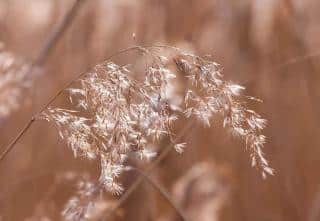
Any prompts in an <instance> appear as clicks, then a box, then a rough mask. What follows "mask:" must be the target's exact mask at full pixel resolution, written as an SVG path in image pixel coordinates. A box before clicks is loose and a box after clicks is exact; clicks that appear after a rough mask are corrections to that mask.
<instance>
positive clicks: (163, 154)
mask: <svg viewBox="0 0 320 221" xmlns="http://www.w3.org/2000/svg"><path fill="white" fill-rule="evenodd" d="M193 127H194V120H191V121H189V122H188V124H187V125H186V126H185V127H184V128H183V130H182V131H180V133H179V134H178V135H177V137H176V139H175V141H174V143H177V142H180V140H181V139H182V138H183V137H184V136H185V134H186V133H187V132H190V130H191V129H192V128H193ZM173 145H174V144H170V145H168V146H166V147H165V148H164V150H163V151H162V152H161V153H160V155H159V156H158V158H157V159H156V160H155V161H153V162H152V164H151V165H150V166H149V167H148V168H147V169H146V172H145V174H147V175H150V174H151V172H152V171H153V170H154V169H155V168H156V167H157V166H158V164H159V163H160V162H161V161H162V160H163V159H164V158H165V157H166V156H167V155H168V154H169V153H170V151H171V150H172V148H173ZM142 181H143V177H142V176H139V177H138V178H137V179H136V180H135V181H134V182H133V184H131V186H130V187H129V188H128V189H127V190H126V192H124V194H123V195H122V196H121V197H120V199H119V200H118V201H117V203H116V204H114V206H113V207H112V208H111V209H110V211H108V213H107V214H106V215H105V216H104V217H103V218H102V219H101V221H107V220H108V219H109V218H110V217H111V216H112V214H113V213H114V212H115V211H116V210H117V209H118V208H120V207H121V206H122V204H123V203H124V202H125V201H126V200H127V199H128V198H129V197H130V195H131V194H132V193H133V192H134V191H135V190H136V189H137V188H138V187H139V186H140V184H141V183H142Z"/></svg>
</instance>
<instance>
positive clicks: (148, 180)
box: [130, 167, 189, 221]
mask: <svg viewBox="0 0 320 221" xmlns="http://www.w3.org/2000/svg"><path fill="white" fill-rule="evenodd" d="M130 169H132V170H134V171H136V172H137V173H138V174H139V175H140V176H141V177H143V178H144V179H145V180H146V181H147V182H148V183H150V184H151V185H152V186H153V187H154V188H156V189H157V190H158V191H159V192H160V193H161V195H162V196H163V197H164V198H165V199H166V200H167V201H168V202H169V204H170V205H171V206H172V207H173V209H175V210H176V212H177V213H178V214H179V216H180V217H181V218H182V220H184V221H189V219H188V217H187V216H186V214H185V213H184V211H182V209H181V208H180V207H179V206H178V205H177V203H176V202H174V199H172V197H171V196H170V193H169V192H168V191H167V190H165V189H164V188H163V187H162V186H161V185H160V184H158V183H157V182H155V181H154V180H153V179H152V178H151V177H150V175H149V174H147V173H145V172H144V171H142V170H140V169H139V168H136V167H130Z"/></svg>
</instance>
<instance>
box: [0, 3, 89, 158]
mask: <svg viewBox="0 0 320 221" xmlns="http://www.w3.org/2000/svg"><path fill="white" fill-rule="evenodd" d="M84 1H85V0H75V2H74V4H73V6H72V7H71V9H70V10H69V11H68V12H67V13H66V15H65V16H64V18H63V19H62V20H61V21H60V22H59V23H58V24H57V26H56V27H55V28H54V29H53V31H52V33H51V34H50V35H49V37H48V38H47V40H46V41H45V43H44V46H43V47H42V49H41V50H40V52H39V54H38V56H37V57H36V59H35V61H34V62H33V63H32V64H31V66H30V67H29V69H28V70H27V74H26V76H28V75H29V74H30V73H32V71H33V69H34V68H35V67H37V66H41V65H43V64H44V63H45V62H46V60H47V59H48V56H49V55H50V53H51V52H52V50H53V48H54V47H55V46H56V44H57V43H58V41H59V39H60V38H61V36H62V35H63V33H64V32H65V31H66V29H67V27H68V26H69V25H70V24H71V22H72V20H73V18H74V17H75V16H76V13H77V11H78V9H79V7H80V5H81V3H82V2H84ZM48 105H49V104H48ZM44 108H45V107H44ZM44 108H42V109H41V110H40V112H42V111H43V110H44ZM36 116H37V114H35V115H33V117H32V118H31V119H30V120H29V122H28V123H27V124H26V125H25V126H24V128H23V129H22V130H21V131H20V132H19V134H18V135H17V136H16V137H15V138H14V139H13V140H12V141H11V142H10V143H9V145H7V146H6V147H5V150H4V151H3V152H2V153H1V155H0V161H2V160H3V159H4V158H5V157H6V155H7V154H8V153H9V152H10V151H11V150H12V148H13V147H14V146H15V144H16V143H17V142H18V140H19V139H20V138H21V137H22V136H23V135H24V134H25V132H26V131H27V130H28V129H29V128H30V127H31V125H32V124H33V123H34V121H35V117H36Z"/></svg>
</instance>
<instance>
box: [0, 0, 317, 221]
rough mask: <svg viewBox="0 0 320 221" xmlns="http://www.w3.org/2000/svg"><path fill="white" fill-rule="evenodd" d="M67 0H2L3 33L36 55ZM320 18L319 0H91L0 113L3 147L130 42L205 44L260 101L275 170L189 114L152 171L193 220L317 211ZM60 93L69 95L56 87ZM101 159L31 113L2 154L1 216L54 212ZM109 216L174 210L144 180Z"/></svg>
mask: <svg viewBox="0 0 320 221" xmlns="http://www.w3.org/2000/svg"><path fill="white" fill-rule="evenodd" d="M73 3H74V1H73V0H0V41H1V42H2V43H4V44H5V46H6V48H7V49H8V50H10V51H12V52H14V53H15V54H17V55H19V56H22V57H24V58H26V59H29V60H31V61H32V60H33V59H34V58H35V57H36V56H37V53H38V52H39V50H40V48H41V47H42V46H43V43H44V42H45V39H46V38H47V37H48V35H49V34H50V33H51V31H52V29H53V28H54V26H55V24H56V23H57V22H59V20H61V18H62V17H63V16H64V14H65V13H66V12H67V11H68V9H69V8H70V7H71V6H72V4H73ZM319 21H320V1H318V0H305V1H300V0H241V1H238V0H136V1H134V0H114V1H112V0H86V1H84V2H83V3H82V5H81V7H80V8H79V11H78V13H77V15H76V17H75V18H74V19H73V21H72V23H71V24H70V26H69V27H68V29H67V31H66V32H65V33H64V34H63V36H62V38H61V39H60V40H59V42H58V44H57V45H56V46H55V48H54V50H53V53H52V54H50V57H49V58H48V60H47V61H46V63H45V64H44V65H43V66H42V67H38V70H37V71H36V72H37V73H36V74H34V73H33V74H34V75H35V77H34V80H35V82H34V84H33V86H32V88H31V90H30V91H29V92H28V93H26V94H25V97H24V101H25V102H24V104H23V105H22V106H21V108H20V109H18V110H17V111H15V112H14V113H12V114H11V116H10V117H8V118H6V119H0V144H1V145H2V148H3V145H5V144H7V143H8V142H9V141H10V140H11V139H12V138H13V137H14V136H15V135H16V134H17V133H18V132H19V130H20V129H21V128H22V127H23V125H24V124H25V123H26V122H27V121H28V119H30V117H31V116H32V114H33V113H34V112H35V111H37V110H39V109H40V107H42V105H43V104H44V103H46V101H47V100H48V99H49V98H50V97H51V96H52V95H53V94H54V93H55V92H56V91H57V90H58V89H59V88H61V86H62V85H64V84H65V82H67V81H68V80H70V79H72V78H73V77H74V76H76V75H77V74H79V73H81V72H84V71H86V70H88V69H89V68H90V67H92V66H94V65H95V64H97V63H99V62H101V61H102V60H104V58H106V57H108V56H109V55H110V54H112V53H114V52H116V51H119V50H121V49H124V48H127V47H130V46H132V45H137V44H138V45H141V44H142V45H145V44H147V45H150V44H155V43H165V44H169V45H173V46H177V47H181V48H184V49H187V50H190V51H193V52H195V53H197V54H200V55H206V54H211V55H212V58H213V59H214V60H215V61H216V62H218V63H220V64H221V65H222V66H223V69H224V75H225V77H226V79H228V80H232V81H233V82H236V83H239V84H242V85H244V86H245V87H246V88H247V90H246V93H247V94H249V95H252V96H255V97H259V98H261V99H262V100H263V101H264V102H263V103H258V104H257V105H255V106H254V108H255V109H256V110H257V112H258V113H261V115H262V116H263V117H265V118H266V119H267V120H268V126H267V129H266V130H265V134H266V136H267V137H268V142H267V144H266V146H265V149H264V152H265V153H266V157H267V158H268V159H269V161H270V163H271V166H272V167H273V168H274V169H275V176H272V177H268V178H267V179H266V180H263V179H262V178H261V176H260V174H259V172H258V171H256V170H255V169H254V168H251V167H250V158H249V154H248V153H247V152H246V151H245V148H244V144H243V143H241V142H240V141H239V140H237V139H234V138H233V137H232V136H230V134H229V133H228V131H226V130H224V129H222V127H221V126H220V125H219V124H217V125H214V126H213V127H212V128H210V129H208V128H204V127H202V126H200V125H197V124H196V125H195V126H194V128H193V130H191V131H190V132H189V134H188V136H187V137H186V141H187V142H188V147H187V149H186V151H185V152H184V154H182V155H179V154H177V153H174V152H172V153H171V154H170V156H168V157H167V158H166V159H165V160H163V161H162V162H161V163H160V165H159V166H158V168H157V169H156V170H155V171H154V172H153V174H152V177H153V178H154V179H155V180H157V182H158V183H159V184H160V185H162V186H163V187H164V188H166V189H167V190H168V191H170V193H171V195H172V198H173V199H175V200H176V202H177V203H178V204H179V205H180V206H181V207H182V208H183V209H184V210H185V211H186V213H187V214H188V216H190V219H191V220H205V221H207V220H208V221H209V220H219V221H220V220H221V221H231V220H232V221H234V220H237V221H251V220H252V221H256V220H259V221H284V220H288V221H289V220H290V221H300V220H301V221H316V220H320V176H319V174H320V147H319V142H320V136H319V134H320V130H319V128H320V126H319V125H320V87H319V84H320V65H319V62H320V26H319ZM126 59H128V58H122V59H121V58H120V59H119V58H118V60H120V61H121V62H127V60H126ZM0 74H1V73H0ZM56 103H57V104H61V105H64V104H66V103H67V101H66V99H65V97H64V96H62V98H61V99H59V100H58V101H57V102H56ZM97 166H98V165H96V164H95V163H94V162H87V161H84V160H81V159H74V158H73V156H72V153H71V151H70V150H69V149H68V148H67V147H66V145H65V144H64V143H63V142H61V141H59V138H58V135H57V132H56V131H55V129H54V128H53V126H52V125H50V124H47V123H45V122H41V121H40V122H36V123H35V124H34V125H33V127H32V128H31V129H30V130H29V131H28V133H27V134H26V135H25V136H24V137H23V139H22V140H20V142H19V143H18V144H17V145H16V147H15V149H14V150H13V151H12V152H11V153H10V154H9V155H8V157H7V158H6V159H5V160H4V161H3V162H0V220H1V221H7V220H9V221H11V220H12V221H14V220H28V221H35V220H39V221H48V220H61V217H60V211H61V210H62V208H63V205H64V203H65V202H66V200H67V199H68V198H69V197H70V196H72V194H73V192H74V182H73V178H74V174H83V173H89V174H91V175H92V177H93V178H95V177H96V176H97V173H98V168H97ZM140 166H141V167H142V168H143V167H144V165H140ZM61 177H62V178H61ZM63 177H65V178H66V179H63ZM135 178H136V175H134V174H127V175H125V176H124V177H123V182H124V183H125V185H126V186H128V185H130V183H132V182H133V180H134V179H135ZM114 200H116V198H110V201H107V203H105V204H103V205H104V206H105V208H107V207H108V203H110V204H112V203H114ZM113 219H114V220H139V221H140V220H141V221H144V220H145V221H147V220H157V221H173V220H179V218H178V216H177V215H176V214H175V211H174V210H172V209H171V207H170V205H169V204H168V203H167V202H166V201H165V200H164V199H163V197H161V196H160V195H159V193H158V192H157V191H156V190H155V189H153V188H152V187H151V186H150V185H148V184H147V183H144V185H142V186H141V187H140V188H139V189H138V190H137V191H135V192H134V194H133V195H132V196H131V197H130V198H129V199H128V200H127V201H126V203H125V204H124V205H123V207H122V208H121V209H119V210H118V211H117V212H116V213H115V215H114V217H113ZM92 220H98V219H94V218H93V219H92Z"/></svg>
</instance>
